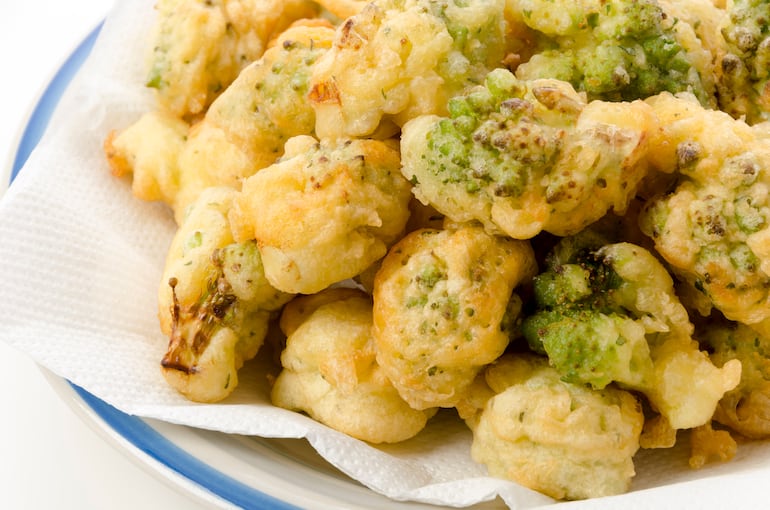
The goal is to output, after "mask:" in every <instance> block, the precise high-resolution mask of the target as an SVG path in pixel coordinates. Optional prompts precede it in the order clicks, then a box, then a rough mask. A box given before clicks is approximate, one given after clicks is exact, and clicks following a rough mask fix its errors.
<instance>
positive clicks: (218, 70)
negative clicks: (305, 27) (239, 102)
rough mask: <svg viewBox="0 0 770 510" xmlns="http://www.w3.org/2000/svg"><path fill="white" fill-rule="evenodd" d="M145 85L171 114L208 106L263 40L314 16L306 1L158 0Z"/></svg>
mask: <svg viewBox="0 0 770 510" xmlns="http://www.w3.org/2000/svg"><path fill="white" fill-rule="evenodd" d="M156 9H157V11H158V19H157V23H156V31H155V35H154V39H153V47H152V55H151V63H150V71H149V74H148V77H147V86H149V87H152V88H154V89H156V90H157V97H158V102H159V103H160V104H161V105H162V107H163V108H165V109H167V110H168V111H169V112H171V113H172V114H174V115H177V116H179V117H185V116H188V115H195V114H198V113H202V112H205V111H206V108H208V106H209V104H211V102H212V101H213V100H214V99H215V98H216V97H217V96H218V95H219V94H220V93H221V92H222V91H223V90H225V89H226V88H227V87H228V86H229V85H230V83H231V82H232V81H233V80H234V79H235V78H236V77H237V76H238V73H239V72H240V71H241V69H243V68H244V67H246V66H247V65H248V64H250V63H251V62H253V61H254V60H256V59H258V58H259V57H260V56H261V55H262V53H263V52H264V51H265V48H266V46H267V43H268V41H269V40H270V39H271V38H273V37H274V36H275V35H277V34H279V33H280V32H281V31H283V30H284V29H285V28H286V27H288V26H289V25H290V24H291V22H293V21H295V20H298V19H301V18H311V17H313V16H314V15H315V14H316V12H317V7H316V4H315V3H314V2H312V1H310V0H205V1H204V0H159V1H158V3H157V5H156Z"/></svg>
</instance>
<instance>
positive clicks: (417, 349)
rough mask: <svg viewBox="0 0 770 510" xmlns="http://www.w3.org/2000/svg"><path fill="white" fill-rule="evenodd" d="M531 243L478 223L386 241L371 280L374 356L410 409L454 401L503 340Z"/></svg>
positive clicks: (528, 271) (530, 266)
mask: <svg viewBox="0 0 770 510" xmlns="http://www.w3.org/2000/svg"><path fill="white" fill-rule="evenodd" d="M534 272H535V261H534V254H533V253H532V248H531V247H530V246H529V243H527V242H524V241H516V240H512V239H507V238H502V237H494V236H491V235H489V234H487V233H486V232H485V231H484V230H483V229H482V228H480V227H477V226H464V227H461V228H458V229H457V230H454V231H447V230H432V229H424V230H417V231H415V232H412V233H410V234H408V235H407V236H406V237H405V238H404V239H402V240H401V241H400V242H399V243H398V244H397V245H395V246H394V247H393V248H391V250H390V252H388V255H387V256H386V257H385V259H384V260H383V262H382V267H381V269H380V271H379V272H378V273H377V276H376V277H375V281H374V294H373V295H374V338H375V341H376V345H377V361H378V362H379V363H380V365H381V366H382V367H383V369H384V370H385V373H386V374H387V375H388V377H389V378H390V380H391V381H392V382H393V385H394V386H395V387H396V389H398V391H399V393H400V394H401V396H402V397H403V398H404V400H406V401H407V402H409V404H410V405H411V406H412V407H414V408H416V409H425V408H429V407H436V406H440V407H453V406H455V404H456V403H457V402H458V401H460V400H461V399H462V398H463V396H464V393H465V392H466V390H467V388H468V386H469V385H470V384H471V383H472V382H473V380H474V378H475V377H476V374H477V373H478V372H479V370H481V369H482V368H483V367H484V365H487V364H489V363H491V362H492V361H494V360H495V359H496V358H497V357H499V356H500V355H501V354H502V353H503V351H504V350H505V348H506V346H507V345H508V342H509V333H510V331H508V329H507V328H508V326H509V325H510V322H511V321H512V320H513V319H515V318H516V317H517V316H518V314H519V310H520V307H521V300H520V298H519V297H518V296H516V295H512V291H513V289H514V288H515V287H516V286H517V285H519V284H520V283H521V282H522V281H525V280H526V279H528V278H529V277H531V276H532V275H533V274H534Z"/></svg>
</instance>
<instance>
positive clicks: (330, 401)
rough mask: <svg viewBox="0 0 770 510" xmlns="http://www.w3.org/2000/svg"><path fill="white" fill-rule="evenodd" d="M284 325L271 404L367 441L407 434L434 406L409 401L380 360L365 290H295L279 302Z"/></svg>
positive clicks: (411, 433)
mask: <svg viewBox="0 0 770 510" xmlns="http://www.w3.org/2000/svg"><path fill="white" fill-rule="evenodd" d="M281 329H282V330H283V331H284V333H285V334H286V336H287V338H286V348H285V349H284V351H283V353H282V354H281V364H282V365H283V367H284V368H283V370H282V371H281V373H280V375H279V376H278V379H277V380H276V381H275V385H274V386H273V390H272V393H271V397H272V400H273V403H274V404H275V405H277V406H279V407H283V408H286V409H291V410H297V411H305V412H307V413H308V414H309V415H310V416H311V417H312V418H313V419H315V420H318V421H320V422H322V423H324V424H326V425H328V426H330V427H332V428H334V429H336V430H339V431H342V432H344V433H346V434H348V435H350V436H353V437H355V438H358V439H362V440H364V441H369V442H371V443H395V442H398V441H403V440H405V439H409V438H410V437H412V436H414V435H415V434H417V433H418V432H419V431H420V430H422V429H423V428H424V427H425V424H426V423H427V420H428V419H429V418H430V417H431V416H433V414H434V413H435V410H425V411H418V410H415V409H412V408H411V407H409V406H408V405H407V403H406V402H404V400H403V399H402V398H401V397H400V396H399V395H398V392H397V391H396V389H395V388H394V387H393V385H392V384H391V383H390V381H389V380H388V378H387V377H386V376H385V373H384V371H383V370H382V369H381V368H380V367H379V365H378V364H377V361H376V360H375V351H374V342H373V340H372V334H371V329H372V301H371V298H370V297H369V296H368V295H366V294H365V293H363V292H362V291H360V290H357V289H350V288H335V289H326V290H324V291H321V292H319V293H318V294H314V295H312V296H302V297H299V298H297V299H295V300H294V301H292V302H290V303H289V304H288V305H286V307H285V308H284V312H283V315H282V316H281Z"/></svg>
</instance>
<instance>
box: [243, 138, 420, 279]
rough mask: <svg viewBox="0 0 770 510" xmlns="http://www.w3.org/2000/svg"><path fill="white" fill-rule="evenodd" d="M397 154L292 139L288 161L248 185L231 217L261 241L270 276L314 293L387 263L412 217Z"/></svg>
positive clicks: (374, 146)
mask: <svg viewBox="0 0 770 510" xmlns="http://www.w3.org/2000/svg"><path fill="white" fill-rule="evenodd" d="M399 166H400V159H399V156H398V151H397V150H395V149H394V148H393V147H392V146H391V145H389V144H387V143H385V142H381V141H377V140H344V141H343V140H340V141H338V142H330V141H321V142H318V141H316V140H315V139H314V138H313V137H310V136H300V137H296V138H292V139H291V140H289V142H288V143H287V144H286V154H285V156H284V157H283V158H282V159H281V160H280V161H279V162H278V163H276V164H274V165H272V166H270V167H268V168H265V169H264V170H261V171H260V172H258V173H257V174H256V175H254V176H252V177H250V178H249V179H247V180H246V181H245V182H244V183H243V190H242V194H241V196H240V197H239V199H238V200H237V202H236V204H235V207H234V211H233V214H232V219H233V223H234V227H235V230H236V232H237V237H238V239H256V240H257V241H258V242H259V247H260V251H261V253H262V260H263V263H264V265H265V274H266V276H267V278H268V280H270V282H271V283H272V284H273V285H274V286H275V287H276V288H279V289H281V290H284V291H286V292H291V293H301V294H312V293H314V292H318V291H320V290H322V289H324V288H326V287H328V286H329V285H331V284H333V283H335V282H338V281H341V280H345V279H347V278H351V277H353V276H355V275H357V274H359V273H360V272H362V271H364V270H365V269H366V268H368V267H369V266H370V265H371V264H372V263H374V262H375V261H377V260H379V259H380V258H382V257H383V256H384V255H385V253H386V251H387V247H388V246H390V245H391V244H392V243H393V242H395V241H396V240H397V239H398V237H399V235H400V234H401V232H402V230H403V228H404V225H405V224H406V221H407V218H408V216H409V210H408V204H409V199H410V197H411V194H410V192H409V183H408V182H407V181H406V180H405V179H404V178H403V177H402V176H401V174H400V173H399Z"/></svg>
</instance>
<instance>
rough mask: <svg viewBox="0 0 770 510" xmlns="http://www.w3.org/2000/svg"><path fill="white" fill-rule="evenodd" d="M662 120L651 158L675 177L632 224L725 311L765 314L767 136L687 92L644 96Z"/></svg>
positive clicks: (769, 268)
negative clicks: (701, 103)
mask: <svg viewBox="0 0 770 510" xmlns="http://www.w3.org/2000/svg"><path fill="white" fill-rule="evenodd" d="M649 103H650V104H651V105H653V107H654V109H655V111H656V113H657V114H658V118H659V119H660V120H661V125H662V126H663V132H664V137H663V143H662V144H658V145H656V146H655V147H654V148H653V150H651V153H653V154H655V156H654V159H655V164H656V165H657V166H661V167H668V168H669V169H673V170H675V171H676V172H677V174H678V176H679V180H680V182H679V184H678V186H677V187H676V189H675V190H674V191H673V192H671V193H669V194H666V195H663V196H659V197H657V198H655V199H653V200H650V201H649V202H648V203H647V205H646V207H645V210H644V211H643V212H642V214H641V215H640V225H641V228H642V230H643V231H644V233H645V234H647V235H648V236H650V237H651V238H652V239H653V241H654V243H655V249H656V250H657V251H658V253H659V254H660V255H661V256H662V257H663V258H664V259H665V260H666V261H667V262H668V263H669V264H670V265H671V267H672V268H673V270H674V272H675V273H676V274H677V275H678V276H679V277H680V278H681V279H683V280H684V281H686V282H687V284H688V285H690V286H692V287H694V288H695V289H697V291H698V292H700V293H701V294H702V295H703V296H705V297H707V298H708V299H709V300H710V301H711V303H712V304H713V306H714V307H716V308H717V309H719V310H721V311H722V313H724V314H725V315H726V316H727V318H729V319H731V320H735V321H738V322H744V323H747V324H752V325H753V324H759V323H761V322H762V321H765V320H768V319H769V318H770V224H768V215H770V197H768V190H769V189H770V138H769V137H768V136H767V133H766V132H765V131H763V129H762V128H761V126H755V127H750V126H748V125H747V124H746V123H744V122H742V121H739V120H734V119H733V118H731V117H730V116H729V115H727V114H726V113H724V112H720V111H715V110H706V109H703V108H701V107H700V106H699V105H698V104H697V103H696V102H695V101H694V100H693V99H692V98H690V99H687V98H686V97H681V98H679V97H674V96H671V95H667V94H662V95H660V96H657V97H656V98H653V99H650V100H649Z"/></svg>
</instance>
